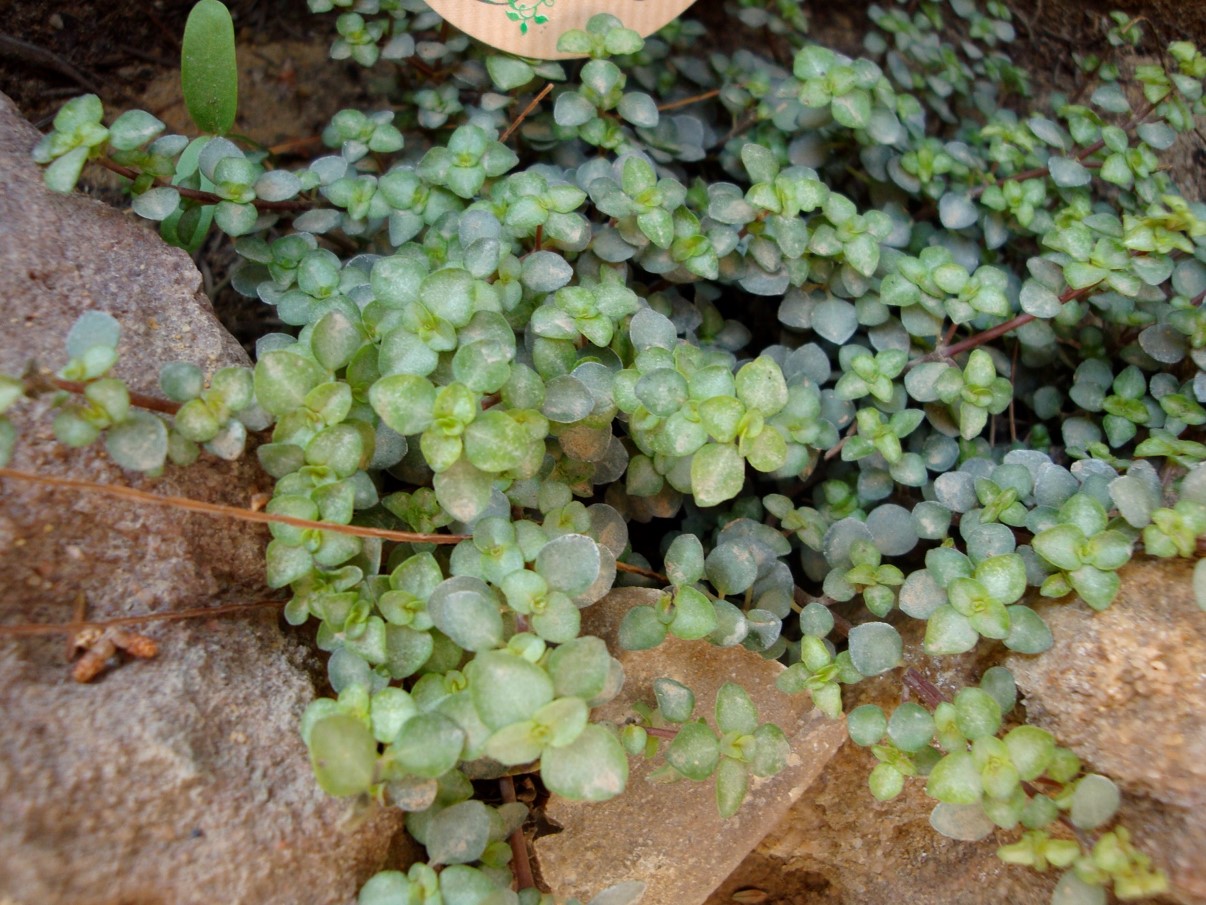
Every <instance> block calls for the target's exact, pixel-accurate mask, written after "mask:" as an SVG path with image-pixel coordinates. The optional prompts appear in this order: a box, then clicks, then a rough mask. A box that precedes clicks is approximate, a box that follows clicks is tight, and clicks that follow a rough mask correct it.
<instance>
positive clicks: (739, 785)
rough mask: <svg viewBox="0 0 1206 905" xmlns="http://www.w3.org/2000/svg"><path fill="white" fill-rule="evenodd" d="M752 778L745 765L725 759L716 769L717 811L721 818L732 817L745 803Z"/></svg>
mask: <svg viewBox="0 0 1206 905" xmlns="http://www.w3.org/2000/svg"><path fill="white" fill-rule="evenodd" d="M749 782H750V777H749V773H748V772H747V771H746V768H745V764H742V763H740V762H738V761H735V760H732V759H731V758H728V757H725V758H722V759H721V761H720V764H719V766H717V768H716V809H717V810H718V811H719V812H720V816H721V817H726V818H727V817H732V816H733V815H734V814H736V813H737V811H738V810H739V809H740V808H741V803H742V802H743V801H745V793H746V791H747V789H748V788H749Z"/></svg>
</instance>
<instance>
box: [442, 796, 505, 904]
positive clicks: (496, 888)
mask: <svg viewBox="0 0 1206 905" xmlns="http://www.w3.org/2000/svg"><path fill="white" fill-rule="evenodd" d="M504 807H505V805H504ZM499 810H501V809H499ZM508 835H510V833H509V832H504V833H503V836H504V838H505V837H506V836H508ZM499 845H501V846H505V845H506V843H499V842H496V843H491V844H490V845H489V846H488V847H487V849H486V850H485V852H484V854H483V856H482V861H483V865H485V864H488V863H492V860H491V858H490V850H491V849H493V848H494V847H495V846H499ZM429 855H430V851H429ZM431 860H432V861H433V862H434V861H435V859H434V858H432V859H431ZM439 895H440V898H441V899H442V900H443V905H519V896H517V895H516V894H515V893H513V892H511V890H510V889H506V888H504V887H502V886H500V885H499V883H498V880H497V877H496V876H495V877H492V876H490V875H489V874H487V873H486V869H485V867H484V866H483V869H481V870H479V869H477V868H475V867H467V866H466V865H464V864H453V865H451V866H449V867H446V868H444V869H443V870H442V871H440V892H439Z"/></svg>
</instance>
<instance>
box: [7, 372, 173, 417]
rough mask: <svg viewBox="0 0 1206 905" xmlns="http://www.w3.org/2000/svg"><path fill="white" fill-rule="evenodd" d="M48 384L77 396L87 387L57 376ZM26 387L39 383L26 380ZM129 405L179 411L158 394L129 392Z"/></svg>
mask: <svg viewBox="0 0 1206 905" xmlns="http://www.w3.org/2000/svg"><path fill="white" fill-rule="evenodd" d="M45 383H46V384H48V385H49V386H52V387H54V388H55V389H58V390H65V391H66V392H68V393H75V394H76V395H78V396H82V395H83V394H84V390H86V389H87V388H88V384H86V383H83V382H82V381H79V380H63V379H62V378H59V377H50V378H47V379H46V381H45ZM26 387H27V388H28V389H29V390H34V391H36V390H38V389H40V388H41V387H40V385H39V383H38V382H37V381H28V380H27V381H26ZM129 396H130V405H133V406H137V407H138V408H140V409H147V410H148V411H152V412H159V413H160V414H162V415H175V414H176V413H177V412H178V411H180V403H179V402H172V401H171V400H170V399H160V398H159V397H158V396H146V395H144V394H142V393H134V392H130V393H129Z"/></svg>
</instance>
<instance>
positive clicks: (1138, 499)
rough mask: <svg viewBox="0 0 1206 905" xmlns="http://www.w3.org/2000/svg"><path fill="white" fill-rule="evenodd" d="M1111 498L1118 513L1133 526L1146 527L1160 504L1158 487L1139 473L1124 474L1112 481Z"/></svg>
mask: <svg viewBox="0 0 1206 905" xmlns="http://www.w3.org/2000/svg"><path fill="white" fill-rule="evenodd" d="M1110 498H1111V499H1113V501H1114V505H1115V506H1117V507H1118V513H1119V515H1121V516H1122V517H1123V518H1124V519H1126V521H1127V523H1128V524H1129V525H1130V526H1131V527H1132V528H1144V527H1146V526H1147V525H1149V524H1150V523H1151V520H1152V513H1153V512H1154V511H1155V510H1156V509H1157V508H1158V507H1159V505H1160V495H1159V489H1158V487H1153V486H1151V485H1150V484H1149V483H1148V482H1146V481H1144V480H1143V479H1142V478H1140V477H1138V476H1137V475H1129V474H1128V475H1123V476H1122V477H1118V478H1115V479H1114V480H1113V481H1111V482H1110Z"/></svg>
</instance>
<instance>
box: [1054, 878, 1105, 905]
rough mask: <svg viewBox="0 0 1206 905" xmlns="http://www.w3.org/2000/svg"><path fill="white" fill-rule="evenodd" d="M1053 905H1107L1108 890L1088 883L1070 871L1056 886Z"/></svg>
mask: <svg viewBox="0 0 1206 905" xmlns="http://www.w3.org/2000/svg"><path fill="white" fill-rule="evenodd" d="M1051 905H1106V888H1105V887H1104V886H1094V885H1093V884H1091V883H1086V882H1085V881H1084V880H1082V879H1081V878H1080V877H1078V876H1077V875H1076V873H1075V871H1074V870H1068V871H1066V872H1065V873H1064V874H1063V875H1062V876H1061V877H1060V878H1059V882H1058V883H1056V884H1055V889H1054V891H1053V892H1052V893H1051Z"/></svg>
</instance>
